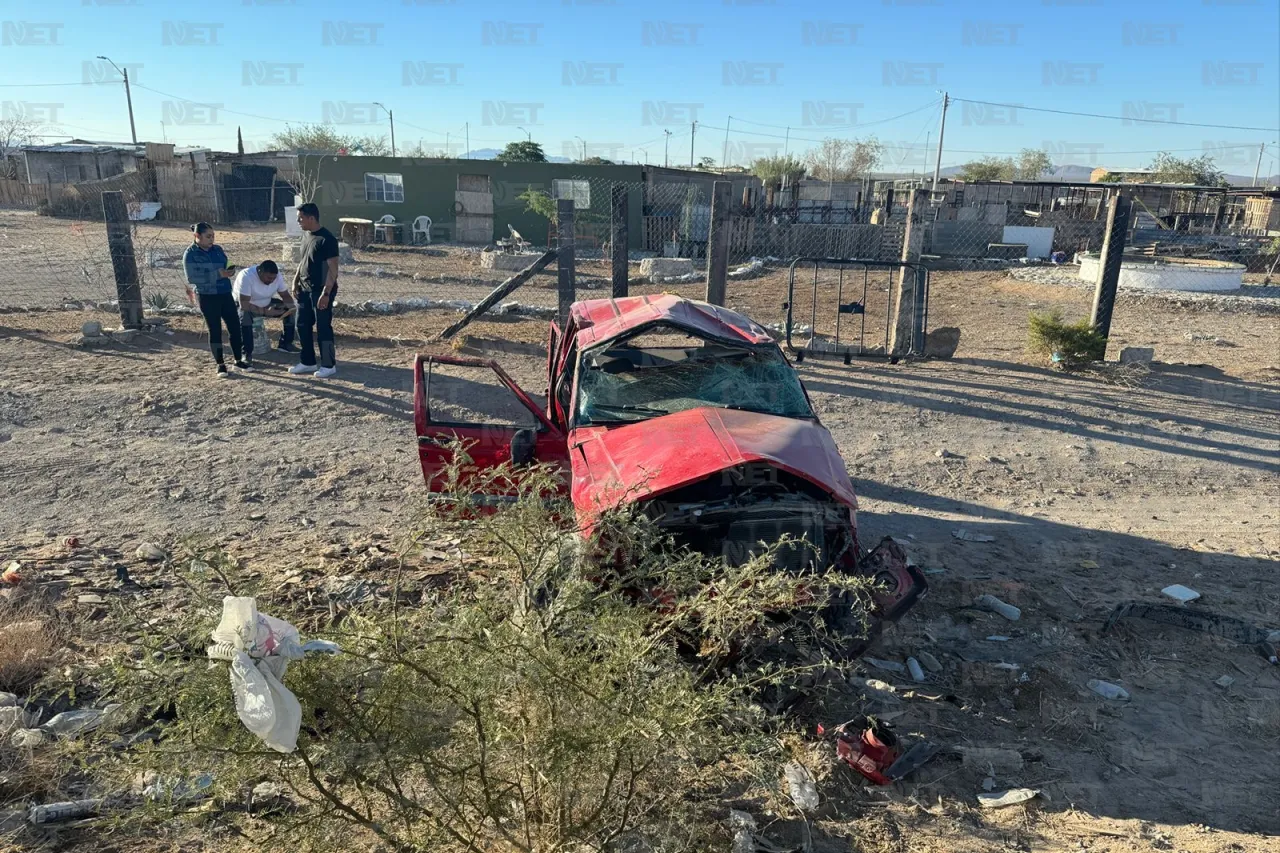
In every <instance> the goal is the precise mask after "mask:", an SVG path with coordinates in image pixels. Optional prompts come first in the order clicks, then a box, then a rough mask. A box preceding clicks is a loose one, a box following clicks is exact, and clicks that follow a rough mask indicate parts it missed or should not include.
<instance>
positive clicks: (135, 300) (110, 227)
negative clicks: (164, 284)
mask: <svg viewBox="0 0 1280 853" xmlns="http://www.w3.org/2000/svg"><path fill="white" fill-rule="evenodd" d="M102 218H103V219H104V220H106V223H107V248H109V249H110V250H111V269H112V271H113V272H114V273H115V277H116V301H117V302H119V304H120V325H121V326H122V327H124V328H126V329H140V328H142V288H141V287H140V286H139V285H138V259H137V258H136V257H135V256H134V254H133V234H132V232H131V231H130V229H129V208H128V207H126V206H125V203H124V193H122V192H105V193H103V194H102Z"/></svg>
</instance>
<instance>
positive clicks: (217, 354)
mask: <svg viewBox="0 0 1280 853" xmlns="http://www.w3.org/2000/svg"><path fill="white" fill-rule="evenodd" d="M191 237H192V239H191V245H190V246H188V247H187V251H186V252H185V253H183V255H182V267H183V269H184V270H185V271H186V274H187V298H188V299H190V300H191V301H192V302H195V303H197V304H199V306H200V313H201V314H203V315H204V322H205V325H206V326H208V327H209V351H210V352H212V353H213V360H214V362H215V363H216V364H217V377H218V378H219V379H225V378H227V376H228V374H227V365H226V362H225V361H223V358H222V326H223V325H224V324H225V325H226V327H227V337H228V338H230V339H231V353H232V355H234V356H235V363H236V367H237V368H239V369H240V370H248V369H249V365H248V364H246V363H245V361H244V356H243V342H242V341H241V339H240V315H239V312H237V311H236V301H235V298H234V297H232V295H231V279H232V278H234V277H235V274H236V268H235V266H234V265H232V264H231V263H229V262H228V261H227V253H226V252H224V251H222V247H221V246H219V245H218V244H217V243H215V242H214V237H215V235H214V232H213V226H212V225H210V224H209V223H208V222H197V223H196V224H195V225H192V226H191Z"/></svg>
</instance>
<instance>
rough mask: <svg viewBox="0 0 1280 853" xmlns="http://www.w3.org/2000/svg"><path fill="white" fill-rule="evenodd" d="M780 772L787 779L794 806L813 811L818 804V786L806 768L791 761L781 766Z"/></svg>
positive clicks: (801, 809) (803, 810) (805, 810)
mask: <svg viewBox="0 0 1280 853" xmlns="http://www.w3.org/2000/svg"><path fill="white" fill-rule="evenodd" d="M782 773H783V775H784V776H785V777H786V779H787V789H788V792H789V793H790V794H791V801H792V802H793V803H795V804H796V808H798V809H800V811H802V812H811V811H815V810H816V809H817V808H818V804H819V799H818V786H817V784H816V783H815V782H814V781H813V775H812V774H811V773H810V772H809V771H808V769H807V768H806V767H805V766H804V765H803V764H801V763H800V762H798V761H791V762H788V763H787V766H786V767H784V768H782Z"/></svg>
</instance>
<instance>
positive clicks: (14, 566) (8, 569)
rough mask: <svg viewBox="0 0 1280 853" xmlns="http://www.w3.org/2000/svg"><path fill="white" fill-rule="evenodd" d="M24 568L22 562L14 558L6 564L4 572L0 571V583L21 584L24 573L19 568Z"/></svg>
mask: <svg viewBox="0 0 1280 853" xmlns="http://www.w3.org/2000/svg"><path fill="white" fill-rule="evenodd" d="M20 568H22V564H21V563H19V562H18V561H17V560H14V561H13V562H11V563H10V564H9V565H7V566H5V569H4V572H3V573H0V583H7V584H20V583H22V575H21V574H20V573H19V572H18V570H19V569H20Z"/></svg>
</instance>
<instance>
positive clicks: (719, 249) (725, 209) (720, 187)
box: [707, 181, 733, 305]
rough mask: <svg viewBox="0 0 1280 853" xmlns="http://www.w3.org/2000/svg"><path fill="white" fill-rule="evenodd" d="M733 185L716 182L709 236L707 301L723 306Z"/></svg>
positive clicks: (712, 199) (712, 195) (726, 182)
mask: <svg viewBox="0 0 1280 853" xmlns="http://www.w3.org/2000/svg"><path fill="white" fill-rule="evenodd" d="M732 192H733V184H732V183H730V182H729V181H716V182H715V187H714V189H713V190H712V192H711V225H710V230H709V232H708V234H707V301H708V302H710V303H711V304H712V305H723V304H724V298H725V281H726V279H727V278H728V274H729V205H730V204H731V203H732V202H731V199H730V195H731V193H732Z"/></svg>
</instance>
